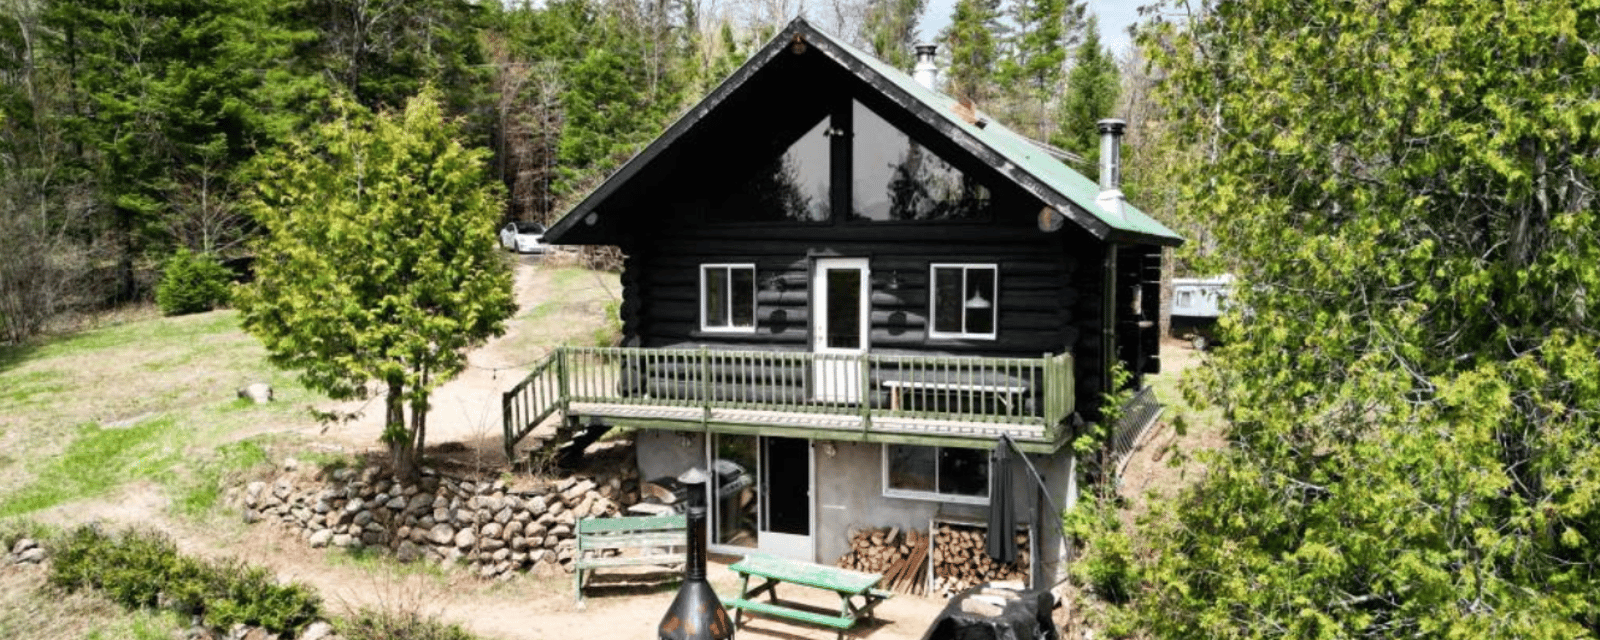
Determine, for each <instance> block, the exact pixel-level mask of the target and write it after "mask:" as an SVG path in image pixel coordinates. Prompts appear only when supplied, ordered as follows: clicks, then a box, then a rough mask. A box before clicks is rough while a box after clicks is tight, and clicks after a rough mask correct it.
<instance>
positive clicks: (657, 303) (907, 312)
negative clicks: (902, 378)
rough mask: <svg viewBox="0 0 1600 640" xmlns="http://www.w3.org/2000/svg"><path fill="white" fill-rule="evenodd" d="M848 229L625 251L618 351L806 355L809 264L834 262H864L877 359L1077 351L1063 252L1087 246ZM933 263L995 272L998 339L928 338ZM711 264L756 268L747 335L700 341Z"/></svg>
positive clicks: (693, 239)
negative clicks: (624, 346)
mask: <svg viewBox="0 0 1600 640" xmlns="http://www.w3.org/2000/svg"><path fill="white" fill-rule="evenodd" d="M857 229H858V227H854V226H853V225H841V226H838V227H830V226H817V227H812V228H808V229H797V228H794V227H790V228H787V229H763V228H760V227H747V228H746V229H745V231H746V234H745V237H742V238H740V237H727V238H704V237H698V236H697V235H696V234H694V233H692V232H689V233H681V234H672V233H663V234H661V235H658V236H655V237H653V238H652V239H651V241H650V242H649V244H648V245H638V246H634V247H628V248H626V249H625V250H626V251H627V252H628V260H627V263H626V265H625V268H626V269H627V273H626V274H625V276H624V278H623V285H624V304H623V309H624V317H623V322H624V325H623V326H624V331H625V333H626V336H627V341H628V343H629V344H639V345H642V346H646V347H696V346H707V347H720V348H730V349H742V348H756V349H771V348H778V349H792V350H796V351H805V350H808V349H809V344H810V343H809V336H810V331H811V306H810V303H811V292H810V269H811V265H812V262H813V258H814V257H831V256H840V257H866V258H868V264H869V265H870V270H871V279H872V287H871V289H872V300H871V309H870V313H871V331H872V334H871V338H870V340H869V342H870V349H871V350H872V351H873V352H875V353H885V354H910V353H917V354H924V353H926V354H948V355H970V356H1012V357H1030V358H1032V357H1038V356H1040V355H1042V354H1045V353H1060V352H1062V351H1064V350H1069V349H1072V347H1073V346H1074V345H1075V343H1076V342H1077V339H1078V336H1079V334H1080V333H1081V331H1082V328H1081V327H1080V326H1078V324H1077V323H1075V322H1074V316H1075V315H1076V312H1077V310H1076V308H1075V307H1076V306H1078V303H1079V302H1080V301H1081V300H1082V299H1083V296H1081V295H1079V292H1078V288H1077V287H1075V286H1073V282H1072V275H1071V274H1072V270H1073V269H1074V268H1075V267H1076V266H1077V265H1078V263H1079V262H1080V260H1079V259H1078V258H1077V257H1076V256H1073V255H1068V254H1067V253H1066V252H1064V251H1063V248H1064V247H1065V246H1068V245H1073V244H1082V245H1088V244H1092V243H1070V242H1063V241H1062V240H1061V239H1059V238H1057V237H1055V236H1054V235H1050V234H1044V233H1042V232H1038V231H1034V232H1033V233H1034V236H1035V237H1034V238H1033V239H1032V240H1031V241H1027V242H1019V241H1017V240H1015V239H1012V238H1009V237H1005V238H1002V239H1000V240H998V241H996V240H993V239H991V238H988V237H986V235H988V233H987V231H986V229H985V225H949V226H948V227H946V228H945V231H946V235H948V237H947V238H946V239H944V240H943V241H942V242H940V241H938V240H937V239H935V238H934V237H933V236H936V235H941V234H940V233H937V232H929V231H928V230H929V228H923V229H919V230H918V231H919V232H921V233H920V235H925V236H928V237H927V238H926V239H923V240H921V241H918V242H910V243H898V244H897V243H891V242H885V241H881V240H866V241H863V240H858V239H856V238H855V237H853V236H854V235H855V234H854V233H852V232H853V231H855V230H857ZM901 229H902V231H903V232H911V231H912V229H911V228H910V227H906V226H902V228H901ZM935 231H937V230H936V229H935ZM911 235H917V234H911ZM994 235H1000V236H1006V235H1010V234H1006V233H1000V234H994ZM1082 248H1083V249H1089V248H1091V247H1082ZM936 262H937V263H971V264H995V265H997V266H998V268H999V295H998V297H999V301H998V305H999V312H998V315H997V322H998V326H999V330H998V332H997V334H998V335H997V337H996V339H993V340H986V339H948V338H930V337H928V330H927V329H928V320H929V318H928V316H929V306H928V285H929V278H930V272H929V268H930V265H931V264H933V263H936ZM709 263H753V264H755V266H756V282H757V287H758V288H757V296H756V331H755V333H753V334H751V333H745V334H729V333H719V332H702V331H700V329H699V318H700V315H699V314H700V304H701V301H700V291H699V287H700V280H699V278H700V271H699V269H700V265H701V264H709ZM896 281H897V286H894V287H891V283H895V282H896Z"/></svg>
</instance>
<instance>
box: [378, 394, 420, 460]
mask: <svg viewBox="0 0 1600 640" xmlns="http://www.w3.org/2000/svg"><path fill="white" fill-rule="evenodd" d="M404 392H405V385H403V384H400V383H398V382H391V383H389V393H388V395H387V397H385V398H384V404H385V415H384V424H383V440H384V441H385V442H387V443H388V444H389V463H390V464H391V465H392V466H393V467H394V477H395V479H397V480H400V481H402V482H407V483H409V482H412V481H414V480H416V479H417V465H416V450H415V449H414V448H413V447H412V445H411V442H412V440H411V430H410V429H408V428H406V410H405V401H404V398H403V396H404Z"/></svg>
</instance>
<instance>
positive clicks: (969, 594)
mask: <svg viewBox="0 0 1600 640" xmlns="http://www.w3.org/2000/svg"><path fill="white" fill-rule="evenodd" d="M994 594H1002V598H1001V600H1002V601H1003V602H1004V603H1005V604H1004V605H1002V608H1001V610H1000V611H999V613H998V614H996V615H983V613H974V612H969V611H967V610H966V607H965V606H964V605H965V604H966V602H967V601H968V600H972V599H988V600H990V601H991V602H992V601H993V600H994ZM1054 605H1055V598H1054V597H1052V596H1051V595H1050V592H1049V591H1045V590H1043V589H1040V590H1037V591H1016V590H1011V589H1004V588H997V587H995V586H994V584H993V583H990V584H983V585H979V586H976V587H973V588H971V589H968V590H966V591H963V592H961V593H960V594H958V595H956V596H955V597H954V598H951V599H950V602H949V603H947V604H946V605H945V607H944V611H941V612H939V617H938V618H935V619H934V621H933V624H932V625H929V627H928V632H927V633H925V634H923V635H922V640H1059V638H1060V637H1061V633H1060V631H1058V630H1057V629H1056V625H1055V622H1054V621H1053V620H1051V619H1050V611H1051V609H1052V608H1054ZM983 608H986V607H979V609H983Z"/></svg>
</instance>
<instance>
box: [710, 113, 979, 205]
mask: <svg viewBox="0 0 1600 640" xmlns="http://www.w3.org/2000/svg"><path fill="white" fill-rule="evenodd" d="M839 109H840V110H839V111H838V112H836V113H834V114H832V115H827V116H823V117H822V118H821V119H820V120H819V121H817V122H816V123H815V124H813V125H812V126H811V127H809V128H808V129H806V131H805V133H803V134H801V135H800V136H799V138H797V139H795V140H793V141H790V142H789V143H788V145H787V147H784V151H783V153H782V154H779V155H777V156H775V157H773V158H770V159H768V160H766V161H765V162H764V163H762V164H760V165H758V166H756V167H754V170H753V171H751V172H750V173H748V174H746V175H745V177H743V178H741V179H737V180H736V186H734V188H733V189H732V190H731V191H730V192H729V193H728V195H727V197H726V198H725V199H724V200H723V201H722V202H721V203H720V205H719V206H717V207H715V208H714V209H713V210H712V211H711V212H710V216H709V217H710V219H711V221H713V222H828V221H829V220H830V219H832V217H833V216H832V213H833V207H832V206H831V205H832V203H834V202H839V201H842V200H846V199H847V200H848V201H849V202H850V211H849V213H848V215H847V216H840V217H839V218H840V220H846V221H853V222H928V221H980V220H988V219H989V218H990V211H991V209H990V204H991V199H992V197H991V194H990V191H989V189H988V187H985V186H984V185H983V184H980V183H979V182H978V181H977V180H976V179H975V178H973V177H972V176H970V175H968V174H967V173H966V172H963V171H961V170H960V169H957V168H956V167H955V165H953V164H951V163H950V162H948V161H946V160H945V159H944V158H942V157H940V156H939V155H938V154H936V153H934V152H933V150H932V149H929V148H928V147H926V146H923V145H922V144H920V143H918V142H917V141H915V140H912V139H911V136H908V135H906V134H905V132H903V131H901V130H900V129H899V128H898V127H896V126H894V125H893V124H891V123H890V122H889V121H888V120H886V119H884V118H883V117H882V116H880V115H878V113H877V112H875V111H873V110H872V109H870V108H868V107H867V106H866V105H864V104H862V103H860V102H859V101H856V100H850V101H849V102H847V103H841V104H840V107H839ZM843 109H848V110H849V111H843ZM844 123H849V129H850V131H848V132H846V131H844V130H843V129H844V127H845V124H844ZM845 158H848V162H849V163H850V167H849V175H850V176H851V179H850V181H849V182H848V183H846V184H836V183H835V182H834V181H833V180H831V179H830V176H831V175H832V173H831V171H830V169H831V161H832V160H834V159H839V160H841V161H842V160H844V159H845ZM843 189H848V190H849V193H848V194H844V193H837V194H836V193H834V190H843Z"/></svg>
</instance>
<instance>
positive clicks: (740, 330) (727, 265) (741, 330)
mask: <svg viewBox="0 0 1600 640" xmlns="http://www.w3.org/2000/svg"><path fill="white" fill-rule="evenodd" d="M712 269H721V270H724V271H726V272H728V288H729V291H730V293H731V292H732V288H733V273H732V271H733V270H734V269H749V270H750V326H748V327H739V326H733V325H732V322H733V296H731V295H730V296H728V322H729V323H730V324H729V326H726V327H713V326H709V325H707V324H706V320H707V318H706V297H707V296H706V294H707V291H706V286H707V283H708V280H707V278H706V274H707V273H710V271H711V270H712ZM756 294H757V283H756V265H755V263H753V262H708V263H703V264H701V265H700V298H699V300H698V302H699V304H697V305H696V306H697V307H699V311H698V312H697V313H698V314H699V316H700V331H701V332H703V333H736V334H750V333H755V332H756V324H758V320H757V318H756V311H757V309H758V308H759V305H758V304H757V303H756Z"/></svg>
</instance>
